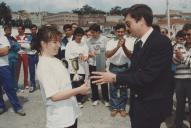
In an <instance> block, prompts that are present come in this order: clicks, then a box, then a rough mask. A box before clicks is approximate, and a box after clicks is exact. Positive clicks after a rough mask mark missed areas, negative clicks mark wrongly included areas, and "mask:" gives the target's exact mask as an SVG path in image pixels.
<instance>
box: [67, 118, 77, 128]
mask: <svg viewBox="0 0 191 128" xmlns="http://www.w3.org/2000/svg"><path fill="white" fill-rule="evenodd" d="M77 127H78V120H77V119H76V121H75V123H74V125H72V126H70V127H66V128H77Z"/></svg>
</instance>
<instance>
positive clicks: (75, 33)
mask: <svg viewBox="0 0 191 128" xmlns="http://www.w3.org/2000/svg"><path fill="white" fill-rule="evenodd" d="M77 34H81V35H84V30H83V29H82V28H81V27H77V28H76V29H75V31H74V33H73V36H74V38H75V36H76V35H77Z"/></svg>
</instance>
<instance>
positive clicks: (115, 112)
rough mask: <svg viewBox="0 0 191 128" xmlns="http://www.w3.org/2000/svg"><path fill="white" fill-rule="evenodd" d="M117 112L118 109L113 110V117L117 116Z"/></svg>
mask: <svg viewBox="0 0 191 128" xmlns="http://www.w3.org/2000/svg"><path fill="white" fill-rule="evenodd" d="M117 113H118V111H117V109H113V110H112V111H111V116H112V117H115V116H116V115H117Z"/></svg>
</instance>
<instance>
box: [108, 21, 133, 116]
mask: <svg viewBox="0 0 191 128" xmlns="http://www.w3.org/2000/svg"><path fill="white" fill-rule="evenodd" d="M125 31H126V27H125V24H117V25H116V26H115V33H116V37H115V38H113V39H111V40H110V41H108V43H107V47H106V57H107V58H108V60H109V62H110V65H109V71H110V72H113V73H122V72H125V71H127V70H128V69H129V67H130V57H131V54H132V51H133V44H134V43H133V42H134V40H132V41H130V40H129V39H128V38H126V39H125V38H124V36H125ZM116 84H117V83H111V85H110V88H109V89H110V105H111V109H112V110H111V116H112V117H114V116H116V114H117V113H118V112H119V113H120V115H121V116H122V117H125V116H126V115H127V112H126V103H127V99H128V94H127V88H118V86H116ZM118 90H119V92H120V95H119V96H118V94H117V93H118Z"/></svg>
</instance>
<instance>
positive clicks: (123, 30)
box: [0, 4, 191, 128]
mask: <svg viewBox="0 0 191 128" xmlns="http://www.w3.org/2000/svg"><path fill="white" fill-rule="evenodd" d="M124 16H125V23H118V24H116V25H115V26H114V27H113V30H114V35H115V36H114V37H113V38H108V37H106V36H104V35H103V34H102V30H101V28H100V25H98V24H92V25H91V26H90V27H89V29H88V30H85V31H84V30H83V28H82V27H80V26H78V24H76V23H73V24H65V25H64V26H63V31H64V34H63V33H61V32H60V31H58V29H57V27H56V26H55V25H44V26H42V27H41V28H39V29H38V28H37V26H36V25H32V26H31V27H30V30H31V33H27V34H26V33H25V28H24V26H22V25H20V26H18V35H17V36H16V37H13V36H12V35H11V30H12V27H11V25H10V24H5V25H4V26H3V27H4V32H5V33H4V36H2V37H0V85H1V86H0V114H3V113H4V112H6V110H7V109H6V106H5V103H4V100H3V93H4V92H5V93H6V95H7V96H8V99H9V101H10V102H11V104H12V106H13V109H14V111H15V113H17V114H19V115H21V116H24V115H26V114H25V112H24V110H23V109H22V106H21V103H20V101H19V99H18V97H17V92H24V90H26V89H29V92H30V93H33V92H34V91H35V90H36V89H37V83H36V79H37V80H38V83H39V85H40V89H41V94H42V98H43V100H44V102H45V104H46V120H47V123H46V126H47V128H57V127H59V128H61V127H63V128H66V127H67V128H77V122H78V117H79V108H83V107H85V106H84V102H86V99H87V98H86V97H87V96H86V95H87V94H88V90H89V88H91V99H92V105H93V106H97V105H98V104H99V103H100V101H103V102H102V103H104V105H105V106H106V107H109V106H110V108H111V116H112V117H115V116H116V115H117V114H118V113H119V114H120V115H121V117H126V116H127V115H128V112H127V111H126V105H127V101H128V100H129V101H130V102H129V104H130V111H129V116H130V119H131V126H132V128H160V125H161V123H162V122H163V121H164V120H165V119H166V118H167V117H168V116H170V115H171V112H172V106H173V94H176V118H175V121H174V126H173V127H175V128H182V127H183V120H184V116H185V104H186V103H188V104H189V114H188V115H189V120H188V121H189V122H190V125H191V86H190V84H191V23H186V24H185V25H184V27H183V28H182V30H180V31H178V32H177V34H176V36H175V40H171V39H170V38H169V37H168V31H167V29H165V28H160V26H155V25H153V24H152V21H153V13H152V10H151V8H150V7H148V6H147V5H144V4H136V5H133V6H132V7H130V8H129V9H128V10H127V12H126V14H125V15H124ZM62 35H64V37H62ZM22 62H23V71H24V84H23V86H22V87H21V86H18V80H19V76H20V69H21V63H22ZM28 70H29V75H30V82H28ZM88 81H90V83H89V82H88ZM89 84H90V87H89V86H88V85H89ZM99 86H101V96H102V97H101V96H99V94H100V93H99V89H98V87H99ZM128 92H130V94H128ZM78 107H79V108H78Z"/></svg>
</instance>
